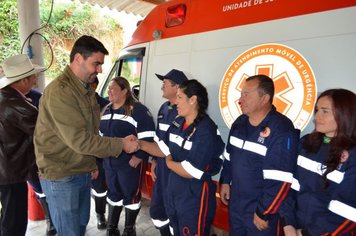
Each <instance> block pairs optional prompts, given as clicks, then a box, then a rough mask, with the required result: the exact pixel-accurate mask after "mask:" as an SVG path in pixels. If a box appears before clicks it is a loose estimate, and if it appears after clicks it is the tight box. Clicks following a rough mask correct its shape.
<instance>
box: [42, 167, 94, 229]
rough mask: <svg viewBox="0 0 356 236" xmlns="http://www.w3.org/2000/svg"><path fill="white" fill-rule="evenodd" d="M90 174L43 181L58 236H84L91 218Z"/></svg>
mask: <svg viewBox="0 0 356 236" xmlns="http://www.w3.org/2000/svg"><path fill="white" fill-rule="evenodd" d="M90 183H91V178H90V174H82V175H74V176H67V177H64V178H62V179H58V180H55V181H52V180H47V179H41V186H42V189H43V192H44V193H45V194H46V196H47V203H48V205H49V210H50V212H51V216H52V219H53V224H54V226H55V227H56V229H57V235H58V236H78V235H80V236H84V233H85V230H86V226H87V224H88V222H89V217H90Z"/></svg>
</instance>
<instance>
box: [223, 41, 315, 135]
mask: <svg viewBox="0 0 356 236" xmlns="http://www.w3.org/2000/svg"><path fill="white" fill-rule="evenodd" d="M257 74H264V75H267V76H269V77H271V78H272V79H273V82H274V85H275V96H274V100H273V104H274V105H275V106H276V108H277V110H278V111H279V112H281V113H282V114H284V115H286V116H288V117H289V119H291V120H292V121H293V123H294V126H295V127H296V128H298V129H301V130H303V129H304V128H305V126H306V125H307V124H308V122H309V120H310V118H311V116H312V114H313V110H314V103H315V99H316V91H317V88H316V82H315V77H314V73H313V71H312V69H311V67H310V65H309V63H308V62H307V61H306V60H305V58H304V57H303V56H302V55H301V54H299V53H298V52H297V51H295V50H294V49H292V48H290V47H287V46H285V45H281V44H262V45H259V46H256V47H253V48H251V49H249V50H247V51H245V52H244V53H242V54H241V55H240V56H238V57H237V58H236V59H235V61H233V62H232V64H231V65H230V66H229V68H228V69H227V70H226V72H225V75H224V78H223V80H222V82H221V85H220V93H219V100H220V101H219V106H220V112H221V115H222V117H223V119H224V121H225V124H226V125H227V126H228V127H231V125H232V123H233V122H234V120H235V119H236V118H237V117H238V116H239V115H241V114H242V112H241V110H240V106H239V105H238V101H239V98H240V95H241V89H242V86H243V83H244V82H245V79H246V78H247V77H249V76H251V75H257Z"/></svg>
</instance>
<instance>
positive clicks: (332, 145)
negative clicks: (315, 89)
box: [292, 89, 356, 235]
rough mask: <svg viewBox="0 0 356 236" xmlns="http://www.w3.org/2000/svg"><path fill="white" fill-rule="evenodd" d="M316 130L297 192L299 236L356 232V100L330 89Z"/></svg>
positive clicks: (303, 154)
mask: <svg viewBox="0 0 356 236" xmlns="http://www.w3.org/2000/svg"><path fill="white" fill-rule="evenodd" d="M314 123H315V130H314V131H313V132H312V133H311V134H309V135H306V136H304V137H303V138H302V140H301V148H300V151H299V156H298V164H297V170H296V175H295V180H293V184H292V188H293V189H295V190H296V191H298V192H297V205H296V216H297V233H298V235H344V234H347V233H348V232H352V231H354V230H356V146H355V144H356V96H355V94H354V93H353V92H351V91H348V90H345V89H330V90H326V91H325V92H323V93H321V94H320V96H319V97H318V99H317V102H316V106H315V114H314Z"/></svg>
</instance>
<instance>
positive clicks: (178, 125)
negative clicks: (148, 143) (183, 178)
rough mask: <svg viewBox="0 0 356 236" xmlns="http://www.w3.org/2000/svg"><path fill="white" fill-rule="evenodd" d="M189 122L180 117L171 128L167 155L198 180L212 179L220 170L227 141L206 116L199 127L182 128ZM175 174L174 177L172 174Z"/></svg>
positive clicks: (166, 138)
mask: <svg viewBox="0 0 356 236" xmlns="http://www.w3.org/2000/svg"><path fill="white" fill-rule="evenodd" d="M184 122H185V119H184V118H183V117H178V118H177V119H176V120H175V121H173V123H172V125H171V126H170V128H169V130H168V132H167V135H166V137H165V140H164V143H165V144H166V146H163V145H160V144H159V146H160V148H161V150H162V151H163V153H164V154H165V155H166V156H168V155H172V157H173V160H174V161H176V162H181V163H182V166H183V168H184V169H185V170H186V171H187V172H188V173H189V174H190V175H192V176H193V177H194V178H195V179H197V180H201V179H203V178H210V177H211V176H213V175H215V174H217V173H218V172H219V171H220V168H221V164H222V156H221V155H222V153H223V150H224V142H223V141H222V139H221V136H220V133H219V131H218V130H217V127H216V125H215V123H214V122H213V121H212V120H211V119H210V117H209V116H205V117H204V118H203V119H202V120H201V121H199V122H198V124H197V125H196V126H194V125H190V126H189V127H188V128H186V129H185V130H183V129H182V127H183V123H184ZM171 175H172V174H171Z"/></svg>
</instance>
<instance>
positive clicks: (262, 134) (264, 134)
mask: <svg viewBox="0 0 356 236" xmlns="http://www.w3.org/2000/svg"><path fill="white" fill-rule="evenodd" d="M270 134H271V129H270V128H269V127H265V128H264V129H263V130H262V131H261V132H260V137H261V138H267V137H268V136H269V135H270Z"/></svg>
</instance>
